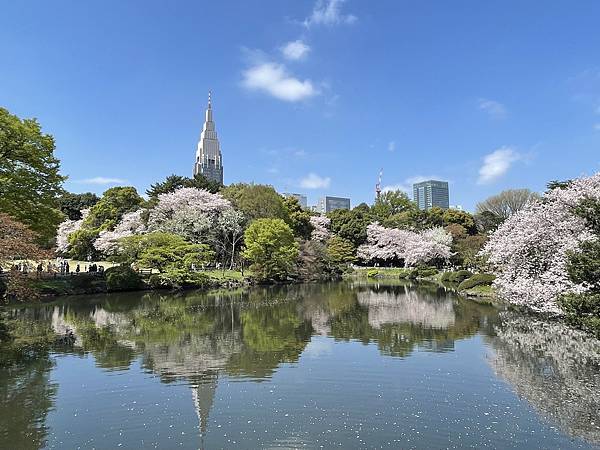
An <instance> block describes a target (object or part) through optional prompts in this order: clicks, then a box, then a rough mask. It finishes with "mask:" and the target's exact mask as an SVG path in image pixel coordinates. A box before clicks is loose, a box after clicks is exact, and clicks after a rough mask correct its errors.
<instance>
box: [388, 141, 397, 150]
mask: <svg viewBox="0 0 600 450" xmlns="http://www.w3.org/2000/svg"><path fill="white" fill-rule="evenodd" d="M388 151H390V152H395V151H396V141H390V142H388Z"/></svg>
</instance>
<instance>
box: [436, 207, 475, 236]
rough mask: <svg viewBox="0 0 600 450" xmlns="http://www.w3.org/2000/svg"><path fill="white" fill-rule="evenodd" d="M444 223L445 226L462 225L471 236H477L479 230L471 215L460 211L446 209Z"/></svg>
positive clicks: (443, 216) (443, 217) (443, 215)
mask: <svg viewBox="0 0 600 450" xmlns="http://www.w3.org/2000/svg"><path fill="white" fill-rule="evenodd" d="M442 221H443V224H444V225H445V226H449V225H453V224H454V225H460V226H462V227H463V228H464V229H465V230H467V233H469V234H475V233H476V232H477V228H476V227H475V219H474V218H473V216H472V215H471V214H469V213H468V212H466V211H461V210H459V209H446V210H444V213H443V214H442Z"/></svg>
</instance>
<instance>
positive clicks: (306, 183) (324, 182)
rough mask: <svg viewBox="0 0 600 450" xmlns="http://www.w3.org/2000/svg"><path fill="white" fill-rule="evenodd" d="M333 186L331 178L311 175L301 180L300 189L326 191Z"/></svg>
mask: <svg viewBox="0 0 600 450" xmlns="http://www.w3.org/2000/svg"><path fill="white" fill-rule="evenodd" d="M330 184H331V178H329V177H320V176H319V175H317V174H316V173H309V174H308V175H307V176H306V177H304V178H302V180H300V187H302V188H304V189H326V188H328V187H329V185H330Z"/></svg>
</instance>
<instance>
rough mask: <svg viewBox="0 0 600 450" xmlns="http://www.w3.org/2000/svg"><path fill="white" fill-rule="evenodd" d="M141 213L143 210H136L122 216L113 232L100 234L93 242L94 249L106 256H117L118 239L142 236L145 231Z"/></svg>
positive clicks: (118, 248) (106, 231)
mask: <svg viewBox="0 0 600 450" xmlns="http://www.w3.org/2000/svg"><path fill="white" fill-rule="evenodd" d="M143 213H144V210H143V209H138V210H137V211H133V212H130V213H126V214H124V215H123V218H122V219H121V221H120V222H119V223H118V224H117V226H116V227H115V229H114V230H112V231H108V230H105V231H101V232H100V236H98V238H97V239H96V240H95V241H94V248H96V250H98V251H99V252H101V253H103V254H104V255H106V256H113V255H115V254H117V253H118V252H119V250H120V248H121V247H120V245H119V239H121V238H124V237H127V236H133V235H135V234H143V233H145V232H146V231H147V227H146V224H145V223H144V221H143V218H142V215H143Z"/></svg>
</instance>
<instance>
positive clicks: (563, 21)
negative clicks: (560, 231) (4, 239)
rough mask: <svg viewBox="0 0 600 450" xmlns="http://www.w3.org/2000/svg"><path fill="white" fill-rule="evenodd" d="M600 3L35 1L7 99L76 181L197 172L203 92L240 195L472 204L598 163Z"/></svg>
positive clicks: (9, 58) (5, 52)
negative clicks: (430, 184) (421, 188)
mask: <svg viewBox="0 0 600 450" xmlns="http://www.w3.org/2000/svg"><path fill="white" fill-rule="evenodd" d="M599 22H600V2H596V1H578V2H568V1H549V2H523V1H489V2H478V1H456V2H446V1H431V2H417V1H396V0H388V1H383V0H382V1H379V2H368V1H359V0H347V1H341V0H337V1H336V0H323V1H314V0H309V1H296V0H293V1H292V0H289V1H283V0H272V1H266V0H265V1H262V0H261V1H255V2H251V1H247V0H246V1H235V2H234V1H222V2H215V1H210V2H209V1H190V2H184V1H178V2H165V1H149V0H145V1H126V2H123V1H106V0H105V1H102V2H80V1H61V0H59V1H56V2H47V1H39V2H34V1H19V2H6V3H5V4H4V5H3V7H2V13H1V14H0V49H1V54H2V58H1V59H0V105H1V106H3V107H5V108H7V109H9V110H10V111H11V112H13V113H15V114H17V115H19V116H21V117H37V118H38V119H39V121H40V122H41V124H42V125H43V128H44V130H45V131H46V132H48V133H51V134H53V135H54V136H55V138H56V143H57V154H58V156H59V157H60V159H61V160H62V167H63V172H64V173H65V174H66V175H68V176H69V181H68V182H67V185H66V187H67V188H68V189H69V190H72V191H74V192H84V191H88V190H91V191H94V192H102V191H104V190H105V189H106V188H108V187H110V186H112V185H114V184H120V183H125V184H131V185H134V186H136V187H137V188H138V189H139V190H140V191H142V192H143V191H144V190H145V189H146V188H147V187H148V186H149V185H150V183H152V182H155V181H157V180H160V179H163V178H164V177H166V176H167V175H169V174H172V173H177V174H181V175H188V176H189V175H191V171H192V168H193V161H194V153H195V147H196V142H197V139H198V136H199V133H200V131H201V127H202V120H203V114H204V108H205V105H206V97H207V91H208V90H209V89H212V91H213V109H214V117H215V122H216V126H217V131H218V133H219V137H220V140H221V148H222V151H223V159H224V167H225V182H226V183H227V184H228V183H232V182H238V181H254V182H257V183H268V184H272V185H273V186H275V188H277V189H278V190H279V191H292V192H301V193H305V194H307V195H308V197H309V203H315V202H316V200H317V198H318V197H319V196H321V195H323V194H329V195H340V196H349V197H351V199H352V204H353V205H356V204H358V203H360V202H362V201H366V202H369V203H370V202H372V199H373V196H374V184H375V182H376V180H377V175H378V172H379V170H380V168H382V167H383V171H384V174H383V185H384V186H388V187H400V188H405V187H407V186H408V187H410V184H411V182H412V181H414V180H419V179H422V178H428V177H436V178H440V179H445V180H448V181H449V182H450V190H451V192H450V202H451V204H460V205H463V206H464V207H465V208H467V209H472V208H474V206H475V204H476V203H477V202H478V201H480V200H482V199H484V198H485V197H487V196H488V195H491V194H494V193H497V192H499V191H501V190H503V189H506V188H519V187H528V188H531V189H533V190H543V188H544V186H545V184H546V183H547V182H548V181H549V180H552V179H565V178H570V177H576V176H579V175H583V174H591V173H594V172H596V171H598V170H599V169H600V51H599V49H600V32H598V23H599Z"/></svg>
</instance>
